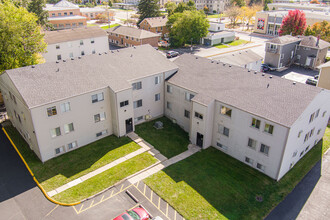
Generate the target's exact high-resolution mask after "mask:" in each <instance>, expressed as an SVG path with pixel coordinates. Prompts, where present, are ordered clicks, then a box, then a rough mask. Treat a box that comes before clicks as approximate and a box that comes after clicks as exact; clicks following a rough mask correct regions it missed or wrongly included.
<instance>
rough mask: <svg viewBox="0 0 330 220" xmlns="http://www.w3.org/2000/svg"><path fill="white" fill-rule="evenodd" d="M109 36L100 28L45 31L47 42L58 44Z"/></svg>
mask: <svg viewBox="0 0 330 220" xmlns="http://www.w3.org/2000/svg"><path fill="white" fill-rule="evenodd" d="M103 36H107V33H106V32H105V31H104V30H103V29H102V28H100V27H98V26H92V27H84V28H74V29H65V30H58V31H45V38H44V39H45V42H46V43H47V44H56V43H62V42H69V41H75V40H83V39H89V38H95V37H103Z"/></svg>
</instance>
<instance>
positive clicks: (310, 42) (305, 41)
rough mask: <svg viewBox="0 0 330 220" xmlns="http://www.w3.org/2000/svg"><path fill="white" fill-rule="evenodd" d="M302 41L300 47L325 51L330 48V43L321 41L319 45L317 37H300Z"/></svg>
mask: <svg viewBox="0 0 330 220" xmlns="http://www.w3.org/2000/svg"><path fill="white" fill-rule="evenodd" d="M298 38H299V39H301V41H300V46H306V47H314V48H318V49H324V48H328V47H330V43H328V42H326V41H324V40H321V39H320V40H319V44H318V45H317V46H316V44H317V37H314V36H298Z"/></svg>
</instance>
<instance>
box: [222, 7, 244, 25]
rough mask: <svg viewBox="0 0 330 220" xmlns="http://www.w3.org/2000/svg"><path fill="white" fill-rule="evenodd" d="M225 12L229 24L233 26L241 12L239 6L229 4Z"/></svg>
mask: <svg viewBox="0 0 330 220" xmlns="http://www.w3.org/2000/svg"><path fill="white" fill-rule="evenodd" d="M225 13H226V15H227V16H228V17H229V19H230V21H231V24H232V25H234V26H235V25H236V22H237V19H238V16H239V15H240V14H241V10H240V8H239V7H238V6H231V7H230V8H228V9H227V10H226V12H225Z"/></svg>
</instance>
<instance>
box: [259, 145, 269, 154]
mask: <svg viewBox="0 0 330 220" xmlns="http://www.w3.org/2000/svg"><path fill="white" fill-rule="evenodd" d="M260 152H261V153H263V154H265V155H267V156H268V153H269V146H267V145H265V144H261V146H260Z"/></svg>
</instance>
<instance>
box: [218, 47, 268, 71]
mask: <svg viewBox="0 0 330 220" xmlns="http://www.w3.org/2000/svg"><path fill="white" fill-rule="evenodd" d="M212 59H213V60H216V61H219V62H222V63H226V64H230V65H235V66H240V67H243V68H245V69H248V70H252V71H260V69H261V63H262V60H263V57H262V56H259V55H258V54H256V53H255V52H253V51H252V50H241V51H238V52H234V53H231V54H226V55H224V56H221V57H215V58H212Z"/></svg>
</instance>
